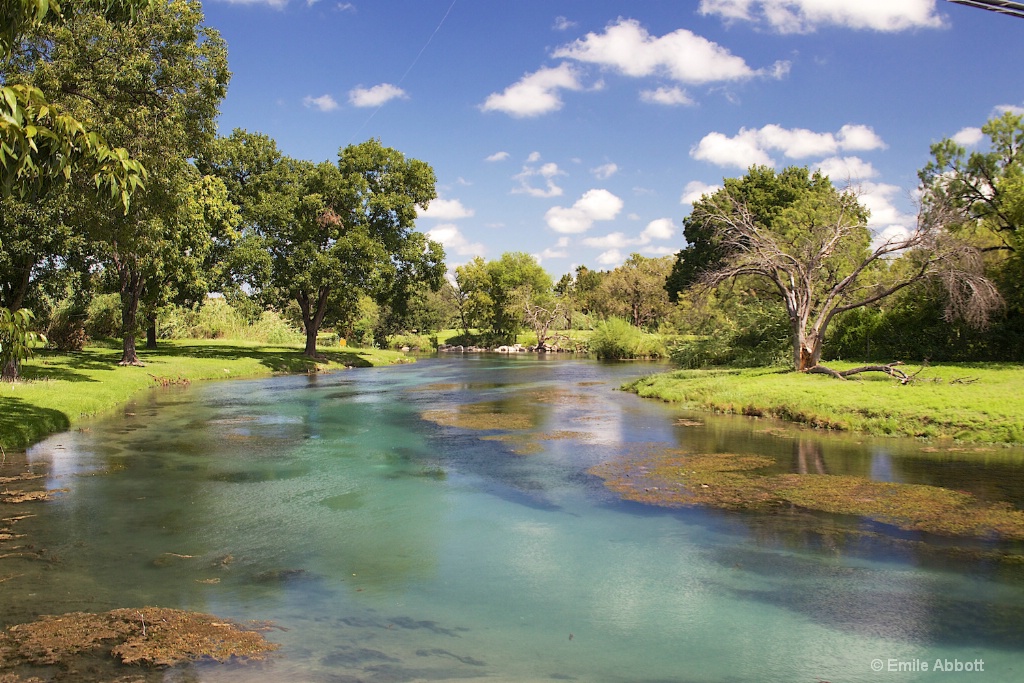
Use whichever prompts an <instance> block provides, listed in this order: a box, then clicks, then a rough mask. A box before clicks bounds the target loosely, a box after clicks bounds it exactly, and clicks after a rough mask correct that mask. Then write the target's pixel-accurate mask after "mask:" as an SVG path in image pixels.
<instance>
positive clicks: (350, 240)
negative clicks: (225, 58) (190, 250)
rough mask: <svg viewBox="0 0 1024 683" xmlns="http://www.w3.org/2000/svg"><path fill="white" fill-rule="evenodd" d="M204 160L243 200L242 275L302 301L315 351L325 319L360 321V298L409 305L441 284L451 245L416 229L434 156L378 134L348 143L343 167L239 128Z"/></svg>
mask: <svg viewBox="0 0 1024 683" xmlns="http://www.w3.org/2000/svg"><path fill="white" fill-rule="evenodd" d="M200 167H201V168H206V169H209V170H210V171H211V172H213V173H216V174H218V175H219V176H220V177H222V178H223V179H224V181H225V184H226V186H227V188H228V191H229V197H232V198H233V201H235V202H236V203H237V204H238V206H239V207H240V215H241V226H242V227H241V232H242V239H241V241H240V245H239V248H238V250H237V251H236V254H235V256H234V257H233V259H232V261H233V263H234V264H235V266H234V271H235V274H236V277H237V278H238V279H239V281H240V282H244V283H246V284H247V285H248V287H250V288H251V289H252V290H253V291H254V292H255V293H256V294H257V295H258V296H260V297H261V298H262V299H263V300H264V301H266V302H268V303H272V304H276V305H281V306H283V305H284V304H285V302H287V301H289V300H290V301H295V302H296V303H297V304H298V307H299V310H300V312H301V317H302V322H303V326H304V328H305V331H306V348H305V353H306V354H307V355H309V356H315V355H316V335H317V333H318V332H319V330H320V329H321V327H322V326H323V325H324V324H325V323H330V322H335V323H346V322H351V321H352V320H353V317H352V316H353V315H354V311H355V309H356V305H357V302H358V300H359V296H360V295H369V296H372V297H373V298H374V299H375V301H376V302H377V303H378V304H386V305H387V306H388V307H389V309H390V310H397V311H404V307H405V306H406V302H407V301H408V299H409V297H411V296H412V293H413V292H414V291H416V289H417V288H419V287H423V286H426V287H428V288H431V289H437V288H438V287H440V285H441V280H442V277H443V274H444V251H443V249H442V248H441V245H440V244H438V243H436V242H433V241H431V240H428V239H427V238H426V236H424V235H423V234H422V233H419V232H416V231H415V230H414V226H415V220H416V216H417V210H418V208H421V207H426V206H427V204H428V203H429V202H430V201H431V200H432V199H433V198H434V197H435V196H436V190H435V187H434V186H435V182H436V180H435V176H434V171H433V169H431V168H430V166H429V165H428V164H426V163H425V162H422V161H419V160H417V159H406V158H405V156H404V155H403V154H402V153H401V152H399V151H398V150H395V149H392V148H389V147H384V146H383V145H381V144H380V142H379V141H376V140H369V141H367V142H364V143H362V144H359V145H350V146H348V147H345V148H344V149H342V150H340V151H339V154H338V163H337V165H335V164H331V163H329V162H323V163H320V164H313V163H311V162H308V161H297V160H294V159H289V158H286V157H283V156H281V155H280V153H279V152H278V151H277V148H276V145H274V143H273V141H272V140H270V139H269V138H267V137H266V136H262V135H258V134H251V133H246V132H245V131H235V132H234V133H232V135H231V137H230V138H227V139H225V140H223V141H221V142H220V143H218V147H217V149H216V150H215V153H214V154H212V155H211V157H210V158H209V159H207V160H203V161H201V162H200Z"/></svg>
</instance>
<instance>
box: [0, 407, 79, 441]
mask: <svg viewBox="0 0 1024 683" xmlns="http://www.w3.org/2000/svg"><path fill="white" fill-rule="evenodd" d="M70 426H71V420H69V419H68V416H67V415H65V414H64V413H62V412H60V411H59V410H54V409H53V408H40V407H38V406H34V405H32V404H31V403H26V402H25V401H24V400H23V399H20V398H17V397H14V396H0V444H3V446H4V448H10V449H22V448H26V447H27V446H28V445H29V444H32V443H35V442H36V441H38V440H39V439H41V438H43V437H44V436H46V435H47V434H53V433H55V432H63V431H65V430H67V429H68V428H69V427H70Z"/></svg>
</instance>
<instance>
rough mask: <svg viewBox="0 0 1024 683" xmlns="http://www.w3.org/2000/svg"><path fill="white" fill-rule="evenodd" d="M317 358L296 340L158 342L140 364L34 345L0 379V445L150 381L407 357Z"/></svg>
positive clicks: (106, 408)
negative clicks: (14, 376) (15, 371)
mask: <svg viewBox="0 0 1024 683" xmlns="http://www.w3.org/2000/svg"><path fill="white" fill-rule="evenodd" d="M320 352H321V353H322V354H324V358H323V359H322V360H315V361H314V360H312V359H310V358H307V357H306V356H303V355H302V350H301V347H298V346H270V345H262V344H255V343H251V342H245V341H238V340H178V341H161V342H160V345H159V348H157V349H155V350H146V349H140V351H139V357H140V358H141V359H142V362H143V363H145V364H146V366H145V367H142V368H137V367H129V368H126V367H119V366H118V365H117V361H118V359H119V358H120V357H121V350H120V348H119V347H117V348H115V347H112V346H89V347H86V348H85V349H84V350H82V351H80V352H77V353H71V354H65V353H56V352H52V351H47V350H40V351H38V352H37V353H36V355H35V356H33V358H32V359H30V360H29V361H28V362H26V363H25V364H24V366H23V372H22V374H23V380H24V381H18V382H15V383H13V384H10V383H6V382H4V383H0V446H2V447H3V448H4V449H6V450H18V449H23V448H26V447H27V446H29V445H31V444H33V443H35V442H36V441H39V440H40V439H42V438H44V437H45V436H47V435H49V434H52V433H55V432H60V431H64V430H67V429H71V428H73V427H75V426H76V425H78V424H79V423H81V422H82V421H83V420H85V419H87V418H90V417H94V416H96V415H102V414H104V413H107V412H110V411H112V410H114V409H115V408H117V407H118V406H120V405H123V404H124V403H126V402H127V401H128V400H130V399H131V398H132V397H133V396H135V395H136V394H137V393H139V392H141V391H143V390H146V389H149V388H152V387H157V386H167V385H171V384H188V383H191V382H195V381H201V380H209V379H227V378H238V377H260V376H267V375H273V374H280V373H306V372H331V371H334V370H342V369H345V368H350V367H372V366H377V365H393V364H396V363H404V362H408V361H409V360H410V359H409V358H408V357H407V356H405V355H403V354H402V353H400V352H397V351H384V350H380V349H355V348H345V349H343V350H342V349H337V348H336V349H333V350H324V349H321V351H320Z"/></svg>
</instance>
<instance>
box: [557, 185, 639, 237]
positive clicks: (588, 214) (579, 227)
mask: <svg viewBox="0 0 1024 683" xmlns="http://www.w3.org/2000/svg"><path fill="white" fill-rule="evenodd" d="M622 207H623V202H622V200H621V199H619V198H618V197H617V196H615V195H614V194H612V193H611V192H609V191H608V190H587V191H586V192H584V193H583V196H582V197H580V198H579V199H577V200H576V203H575V204H573V205H572V206H570V207H564V206H553V207H551V208H550V209H548V211H547V213H545V214H544V219H545V220H546V221H547V224H548V227H550V228H551V229H552V230H554V231H555V232H561V233H569V234H574V233H580V232H586V231H587V230H589V229H590V227H591V226H592V225H593V224H594V222H595V221H610V220H613V219H614V218H615V217H616V216H618V215H619V212H620V211H622Z"/></svg>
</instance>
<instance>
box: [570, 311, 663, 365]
mask: <svg viewBox="0 0 1024 683" xmlns="http://www.w3.org/2000/svg"><path fill="white" fill-rule="evenodd" d="M589 347H590V352H591V353H593V354H595V355H596V356H597V357H598V358H608V359H626V358H657V357H660V356H663V355H665V349H664V345H663V344H662V342H661V340H660V339H658V338H657V337H655V336H653V335H647V334H644V333H643V331H642V330H641V329H639V328H637V327H633V326H632V325H630V324H629V323H628V322H627V321H625V320H623V319H622V318H615V317H611V318H608V319H607V320H603V321H601V322H599V323H597V324H596V325H594V334H593V335H591V337H590V342H589Z"/></svg>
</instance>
